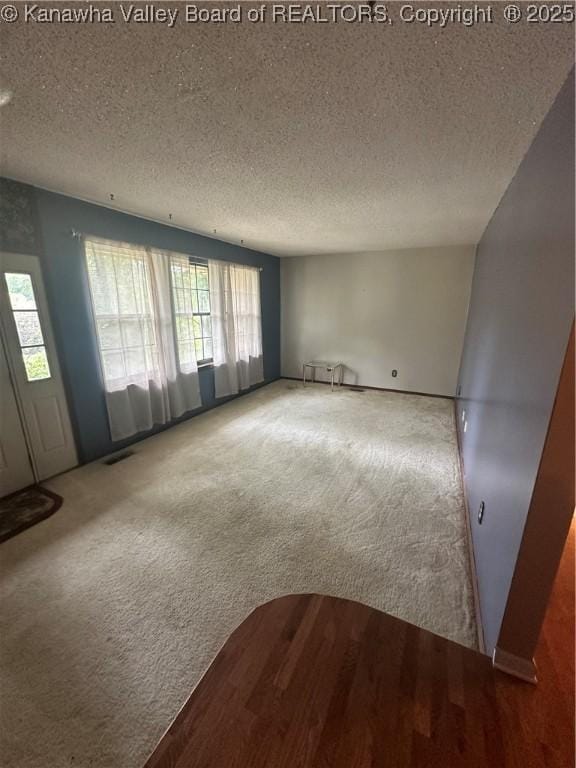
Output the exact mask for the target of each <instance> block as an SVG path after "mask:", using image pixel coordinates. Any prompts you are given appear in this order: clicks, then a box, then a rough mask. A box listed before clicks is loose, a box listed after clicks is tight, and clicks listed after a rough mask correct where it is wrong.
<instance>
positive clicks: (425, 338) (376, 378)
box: [281, 246, 474, 396]
mask: <svg viewBox="0 0 576 768" xmlns="http://www.w3.org/2000/svg"><path fill="white" fill-rule="evenodd" d="M281 264H282V266H281V290H282V375H283V376H295V377H300V376H301V375H302V363H303V362H304V360H313V359H320V360H342V362H344V363H345V365H346V367H347V370H346V375H345V382H346V383H349V384H361V385H364V386H370V387H383V388H390V389H405V390H410V391H415V392H429V393H431V394H439V395H450V396H451V395H454V394H455V389H456V381H457V377H458V368H459V365H460V355H461V352H462V343H463V340H464V332H465V329H466V316H467V312H468V303H469V299H470V287H471V283H472V271H473V266H474V247H473V246H464V247H450V248H421V249H416V250H403V251H386V252H376V253H373V252H372V253H355V254H338V255H321V256H295V257H292V258H284V259H282V262H281ZM393 368H396V369H397V370H398V376H397V378H393V377H392V373H391V372H392V369H393Z"/></svg>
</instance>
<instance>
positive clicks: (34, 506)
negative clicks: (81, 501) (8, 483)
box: [0, 485, 62, 542]
mask: <svg viewBox="0 0 576 768" xmlns="http://www.w3.org/2000/svg"><path fill="white" fill-rule="evenodd" d="M61 504H62V497H61V496H58V494H56V493H52V491H48V490H46V488H42V487H41V486H39V485H32V486H30V487H29V488H24V490H22V491H16V493H11V494H10V495H9V496H5V497H4V498H3V499H0V542H2V541H6V539H10V538H12V536H16V534H17V533H20V532H21V531H24V530H25V529H26V528H30V526H32V525H36V523H39V522H40V521H41V520H45V519H46V518H47V517H50V515H53V514H54V512H56V511H57V510H58V509H60V505H61Z"/></svg>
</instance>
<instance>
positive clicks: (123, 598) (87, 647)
mask: <svg viewBox="0 0 576 768" xmlns="http://www.w3.org/2000/svg"><path fill="white" fill-rule="evenodd" d="M452 408H453V406H452V402H450V401H448V400H442V399H433V398H425V397H418V396H409V395H401V394H393V393H383V392H372V391H366V392H363V393H353V392H349V391H347V390H345V389H344V390H342V391H335V392H334V393H330V390H329V388H328V387H325V386H323V385H320V384H318V385H315V386H310V387H306V389H302V387H301V385H300V384H298V383H296V382H288V381H279V382H276V383H274V384H272V385H270V386H267V387H264V388H262V389H260V390H258V391H256V392H254V393H252V394H249V395H247V396H244V397H242V398H239V399H238V400H236V401H234V402H232V403H229V404H227V405H224V406H222V407H220V408H217V409H215V410H213V411H210V412H209V413H206V414H204V415H202V416H199V417H197V418H194V419H192V420H190V421H189V422H187V423H185V424H182V425H180V426H178V427H175V428H173V429H170V430H168V431H166V432H164V433H162V434H161V435H158V436H157V437H154V438H151V439H149V440H147V441H145V442H142V443H140V444H138V445H137V446H135V450H136V452H135V455H134V456H132V457H131V458H129V459H127V460H125V461H123V462H120V463H118V464H115V465H113V466H105V465H103V464H102V463H94V464H91V465H88V466H86V467H82V468H80V469H77V470H74V471H73V472H70V473H68V474H66V475H64V476H62V477H59V478H57V479H56V480H54V481H52V482H51V483H49V484H48V486H49V487H50V488H51V489H52V490H53V491H55V492H56V493H59V494H60V495H61V496H62V497H63V498H64V504H63V505H62V508H61V509H60V510H59V512H58V514H57V515H54V516H53V517H51V518H49V519H47V520H45V521H43V522H42V523H40V524H39V525H37V526H35V527H34V528H30V529H29V530H27V531H24V532H23V533H22V534H20V535H19V536H17V537H15V538H13V539H11V540H9V541H7V542H5V543H4V544H3V545H2V551H1V552H0V560H1V589H2V593H1V607H0V643H1V652H2V656H1V661H0V678H1V681H2V682H1V692H0V696H1V703H0V718H1V720H2V740H3V743H2V744H0V755H1V756H2V757H1V758H0V762H1V764H2V766H5V767H6V768H32V767H34V768H65V767H66V768H68V767H69V766H78V767H79V768H139V766H141V765H142V763H143V762H144V760H145V758H146V756H147V754H148V753H149V752H150V750H151V749H152V747H153V746H154V744H155V743H156V741H157V740H158V739H159V737H160V736H161V735H162V733H163V731H164V729H165V728H166V727H167V726H168V724H169V723H170V721H171V719H172V718H173V717H174V715H175V714H176V712H177V711H178V709H179V707H180V705H181V704H182V703H183V702H184V700H185V699H186V698H187V697H188V695H189V693H190V690H191V689H192V688H193V686H194V684H195V683H196V682H197V681H198V679H199V678H200V677H201V675H202V673H203V671H204V669H205V668H206V667H207V665H208V664H209V662H210V660H211V659H212V657H213V656H214V655H215V654H216V652H217V651H218V649H219V647H220V646H221V645H222V643H223V642H224V640H225V639H226V637H227V636H228V634H229V633H230V632H231V631H232V629H233V628H234V627H235V626H236V625H237V624H238V623H240V621H241V620H242V619H243V618H244V617H245V616H246V615H247V614H248V613H249V612H250V611H251V610H252V609H253V608H254V607H255V606H257V605H259V604H261V603H263V602H264V601H266V600H268V599H270V598H272V597H276V596H278V595H282V594H286V593H292V592H322V593H327V594H332V595H340V596H342V597H347V598H352V599H355V600H360V601H362V602H364V603H367V604H369V605H372V606H375V607H376V608H380V609H382V610H385V611H388V612H390V613H392V614H394V615H395V616H399V617H401V618H403V619H406V620H407V621H410V622H414V623H415V624H419V625H420V626H423V627H426V628H427V629H431V630H432V631H434V632H437V633H439V634H441V635H445V636H446V637H449V638H452V639H453V640H456V641H458V642H460V643H463V644H465V645H469V646H474V645H475V623H474V612H473V599H472V587H471V580H470V570H469V561H468V552H467V544H466V532H465V520H464V510H463V500H462V492H461V486H460V476H459V466H458V460H457V450H456V443H455V431H454V417H453V410H452Z"/></svg>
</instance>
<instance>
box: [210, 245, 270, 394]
mask: <svg viewBox="0 0 576 768" xmlns="http://www.w3.org/2000/svg"><path fill="white" fill-rule="evenodd" d="M208 266H209V272H210V312H211V315H212V333H213V343H214V353H213V354H214V386H215V390H216V397H225V396H226V395H235V394H236V393H237V392H239V391H240V390H242V389H248V388H249V387H251V386H252V385H253V384H257V383H258V382H260V381H263V380H264V370H263V361H262V312H261V308H260V270H258V269H256V268H254V267H246V266H242V265H240V264H229V263H228V262H224V261H212V260H210V261H209V262H208Z"/></svg>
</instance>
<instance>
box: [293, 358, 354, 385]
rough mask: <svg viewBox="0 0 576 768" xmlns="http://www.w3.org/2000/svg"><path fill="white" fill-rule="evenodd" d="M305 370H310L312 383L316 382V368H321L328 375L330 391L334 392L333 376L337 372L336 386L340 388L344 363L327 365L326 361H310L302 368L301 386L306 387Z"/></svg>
mask: <svg viewBox="0 0 576 768" xmlns="http://www.w3.org/2000/svg"><path fill="white" fill-rule="evenodd" d="M306 368H311V369H312V376H311V378H312V382H314V381H316V368H322V369H323V370H325V371H326V372H327V373H329V374H330V389H331V390H332V392H333V391H334V374H335V373H336V371H338V386H339V387H341V386H342V376H343V373H344V363H340V362H338V363H328V362H326V360H310V362H307V363H304V365H303V366H302V385H303V386H306Z"/></svg>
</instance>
